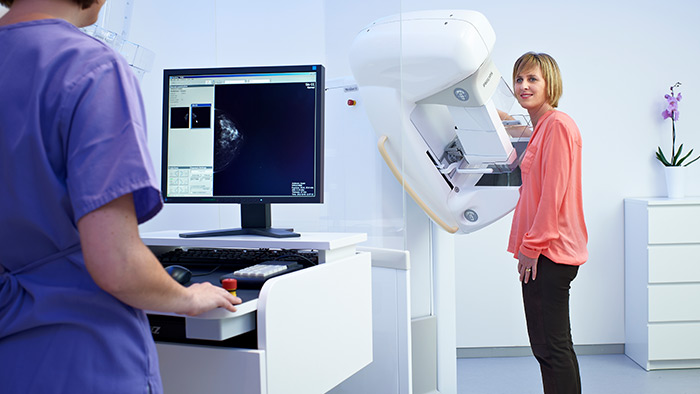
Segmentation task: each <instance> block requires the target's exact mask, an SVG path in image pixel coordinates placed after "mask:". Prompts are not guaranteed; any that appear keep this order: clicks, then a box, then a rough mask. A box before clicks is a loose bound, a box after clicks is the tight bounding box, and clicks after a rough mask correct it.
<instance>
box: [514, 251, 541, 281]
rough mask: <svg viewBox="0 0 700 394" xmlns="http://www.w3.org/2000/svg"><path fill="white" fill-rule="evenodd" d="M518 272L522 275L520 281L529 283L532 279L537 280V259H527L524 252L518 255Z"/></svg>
mask: <svg viewBox="0 0 700 394" xmlns="http://www.w3.org/2000/svg"><path fill="white" fill-rule="evenodd" d="M518 272H519V273H520V281H521V282H524V283H527V282H528V281H529V280H530V277H532V280H535V278H536V277H537V259H533V258H532V257H527V256H525V255H524V254H523V252H519V253H518Z"/></svg>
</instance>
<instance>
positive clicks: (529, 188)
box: [508, 110, 588, 265]
mask: <svg viewBox="0 0 700 394" xmlns="http://www.w3.org/2000/svg"><path fill="white" fill-rule="evenodd" d="M581 146H582V144H581V133H580V132H579V130H578V127H577V126H576V123H574V121H573V119H571V118H570V117H569V116H568V115H566V114H565V113H563V112H560V111H556V110H552V111H549V112H547V113H546V114H544V115H543V116H542V117H541V118H540V120H539V122H538V123H537V126H536V127H535V130H534V132H533V134H532V137H531V138H530V143H529V144H528V147H527V150H526V151H525V156H524V157H523V160H522V162H521V164H520V170H521V172H522V181H523V184H522V186H521V187H520V199H519V200H518V204H517V205H516V207H515V214H514V216H513V223H512V225H511V230H510V240H509V242H508V251H509V252H511V253H513V256H514V257H515V258H516V259H517V258H518V252H522V253H523V254H524V255H525V256H528V257H530V258H535V259H536V258H538V257H539V256H540V254H544V255H545V256H547V257H548V258H549V259H551V260H552V261H554V262H556V263H559V264H567V265H581V264H583V263H585V262H586V260H587V259H588V249H587V246H586V245H587V243H588V231H587V230H586V223H585V220H584V217H583V196H582V188H581Z"/></svg>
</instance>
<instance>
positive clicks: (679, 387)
mask: <svg viewBox="0 0 700 394" xmlns="http://www.w3.org/2000/svg"><path fill="white" fill-rule="evenodd" d="M578 360H579V368H580V370H581V382H582V383H581V385H582V389H583V394H613V393H614V394H700V369H684V370H668V371H651V372H647V371H645V370H644V369H642V368H641V367H640V366H638V365H637V364H635V362H634V361H632V360H630V359H629V358H627V356H625V355H624V354H612V355H596V356H578ZM457 391H458V393H459V394H542V381H541V379H540V370H539V365H538V364H537V360H535V358H534V357H498V358H460V359H458V360H457Z"/></svg>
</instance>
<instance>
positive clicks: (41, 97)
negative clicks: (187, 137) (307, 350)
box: [0, 0, 241, 394]
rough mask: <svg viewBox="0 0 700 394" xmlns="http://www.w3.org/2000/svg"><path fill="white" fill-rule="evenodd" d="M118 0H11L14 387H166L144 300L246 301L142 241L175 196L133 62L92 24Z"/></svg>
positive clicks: (4, 160) (5, 234)
mask: <svg viewBox="0 0 700 394" xmlns="http://www.w3.org/2000/svg"><path fill="white" fill-rule="evenodd" d="M105 1H106V0H14V1H13V0H0V4H2V5H4V6H6V7H9V11H8V12H7V13H6V14H5V15H3V16H2V17H1V18H0V392H2V393H4V394H15V393H17V394H20V393H21V394H26V393H40V394H41V393H114V394H125V393H161V392H162V390H163V389H162V384H161V380H160V375H159V371H158V360H157V354H156V350H155V345H154V343H153V338H152V336H151V332H150V326H149V324H148V321H147V318H146V315H145V313H144V312H143V309H146V310H153V311H161V312H174V313H179V314H186V315H197V314H200V313H202V312H205V311H207V310H211V309H214V308H218V307H221V308H225V309H227V310H229V311H235V307H234V304H238V303H240V302H241V300H240V299H238V298H236V297H233V296H232V295H230V294H229V293H228V292H227V291H225V290H224V289H222V288H219V287H215V286H213V285H211V284H208V283H206V284H195V285H192V286H190V287H183V286H181V285H179V284H177V283H176V282H175V281H174V280H173V279H172V278H170V276H169V275H168V274H167V273H166V272H165V270H164V269H163V268H162V266H161V265H160V263H159V262H158V260H157V259H156V258H155V256H154V255H153V254H152V253H151V252H150V251H149V249H148V248H147V247H146V246H145V245H144V244H143V243H142V242H141V239H140V238H139V233H138V224H139V223H142V222H144V221H146V220H149V219H150V218H152V217H153V216H154V215H155V214H156V213H157V212H158V211H159V210H160V209H161V207H162V200H161V197H160V192H159V190H158V186H157V183H156V178H155V173H154V169H153V166H152V162H151V159H150V157H149V154H148V150H147V145H146V119H145V114H144V108H143V102H142V98H141V95H140V91H139V88H138V82H137V80H136V78H135V77H134V75H133V74H132V72H131V70H130V68H129V66H128V64H127V63H126V62H125V61H124V59H122V58H121V56H120V55H119V54H117V53H115V52H114V51H113V50H112V49H110V48H109V47H107V46H106V45H104V44H103V43H102V42H100V41H98V40H95V39H94V38H92V37H89V36H87V35H85V34H84V33H82V32H81V31H80V30H78V27H83V26H88V25H90V24H93V23H94V22H95V21H96V20H97V15H98V12H99V10H100V9H101V7H102V6H103V5H104V3H105Z"/></svg>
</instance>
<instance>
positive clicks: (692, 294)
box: [649, 283, 700, 343]
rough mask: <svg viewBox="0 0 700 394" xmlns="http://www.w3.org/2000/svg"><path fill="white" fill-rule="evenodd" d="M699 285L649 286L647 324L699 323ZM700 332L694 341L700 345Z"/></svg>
mask: <svg viewBox="0 0 700 394" xmlns="http://www.w3.org/2000/svg"><path fill="white" fill-rule="evenodd" d="M698 300H700V283H693V284H677V285H651V286H649V322H650V323H651V322H674V321H693V320H695V321H698V322H700V307H698ZM698 338H700V332H697V333H696V336H695V341H697V342H699V343H700V339H698Z"/></svg>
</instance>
